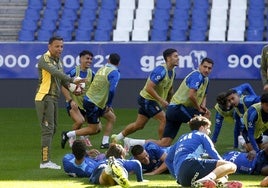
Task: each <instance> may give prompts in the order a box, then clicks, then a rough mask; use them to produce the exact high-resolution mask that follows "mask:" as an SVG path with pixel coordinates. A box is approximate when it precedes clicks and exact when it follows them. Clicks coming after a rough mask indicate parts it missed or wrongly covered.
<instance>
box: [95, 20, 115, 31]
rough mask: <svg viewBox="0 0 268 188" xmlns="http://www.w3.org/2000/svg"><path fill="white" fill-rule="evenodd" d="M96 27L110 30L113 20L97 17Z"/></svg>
mask: <svg viewBox="0 0 268 188" xmlns="http://www.w3.org/2000/svg"><path fill="white" fill-rule="evenodd" d="M97 29H99V30H106V31H111V30H112V29H113V22H112V21H110V20H107V19H102V18H99V19H98V21H97Z"/></svg>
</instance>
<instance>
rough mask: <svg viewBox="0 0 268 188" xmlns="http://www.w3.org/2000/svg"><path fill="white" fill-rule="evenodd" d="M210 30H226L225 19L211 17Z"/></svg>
mask: <svg viewBox="0 0 268 188" xmlns="http://www.w3.org/2000/svg"><path fill="white" fill-rule="evenodd" d="M210 29H221V30H227V19H225V18H221V17H211V18H210Z"/></svg>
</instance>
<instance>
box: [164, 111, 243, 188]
mask: <svg viewBox="0 0 268 188" xmlns="http://www.w3.org/2000/svg"><path fill="white" fill-rule="evenodd" d="M210 126H211V122H210V121H209V120H208V119H207V118H206V117H204V116H201V115H199V116H195V117H193V118H192V119H191V120H190V121H189V127H190V129H191V130H192V132H190V133H186V134H184V135H182V136H181V137H180V138H179V139H178V141H177V142H176V143H175V144H174V145H173V146H171V148H170V150H169V153H168V155H167V158H166V161H165V162H166V165H167V167H168V169H169V171H170V173H171V174H172V175H173V176H174V177H175V178H176V181H177V183H179V184H180V185H181V186H183V187H184V186H186V187H189V186H191V187H202V186H203V187H215V186H216V181H219V182H221V183H224V184H225V185H228V183H227V177H226V175H228V174H232V173H234V172H235V171H236V165H235V164H234V163H232V162H229V161H224V160H223V159H222V157H221V156H220V155H219V153H218V152H217V150H216V149H215V147H214V144H213V143H212V141H211V139H210V138H209V136H208V135H209V133H210ZM204 153H206V154H208V156H209V159H203V158H202V155H203V154H204ZM229 183H231V182H229ZM232 183H233V182H232ZM237 185H240V186H237V187H242V185H241V183H240V182H237Z"/></svg>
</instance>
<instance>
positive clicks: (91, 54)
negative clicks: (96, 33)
mask: <svg viewBox="0 0 268 188" xmlns="http://www.w3.org/2000/svg"><path fill="white" fill-rule="evenodd" d="M85 55H90V56H92V57H93V53H92V52H90V51H88V50H83V51H82V52H80V54H79V57H82V56H85Z"/></svg>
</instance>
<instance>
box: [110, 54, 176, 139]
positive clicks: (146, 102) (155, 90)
mask: <svg viewBox="0 0 268 188" xmlns="http://www.w3.org/2000/svg"><path fill="white" fill-rule="evenodd" d="M163 57H164V59H165V62H166V63H165V64H162V65H160V66H158V67H156V68H155V69H154V70H153V71H152V72H151V74H150V76H149V78H148V79H147V81H146V84H145V86H144V88H143V89H142V90H141V92H140V95H139V98H138V104H139V106H140V107H139V112H138V116H137V119H136V121H135V122H133V123H130V124H129V125H127V126H126V128H125V129H124V130H123V131H121V132H120V133H119V134H118V135H112V139H113V140H114V141H115V142H116V141H119V140H121V139H123V138H124V137H126V136H127V135H129V134H132V133H134V132H135V131H137V130H140V129H143V128H144V126H145V125H146V123H147V122H148V121H149V119H150V118H152V117H153V118H155V119H157V120H158V121H159V127H158V136H159V139H160V138H162V135H163V130H164V127H165V124H166V118H165V112H164V111H163V110H162V108H166V107H167V106H168V104H169V100H170V97H171V96H172V94H173V90H172V85H173V80H174V78H175V71H174V68H175V67H176V66H178V63H179V55H178V52H177V50H175V49H166V50H165V51H164V52H163Z"/></svg>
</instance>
